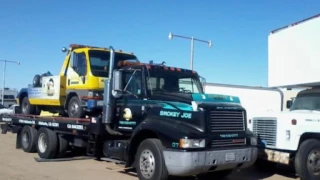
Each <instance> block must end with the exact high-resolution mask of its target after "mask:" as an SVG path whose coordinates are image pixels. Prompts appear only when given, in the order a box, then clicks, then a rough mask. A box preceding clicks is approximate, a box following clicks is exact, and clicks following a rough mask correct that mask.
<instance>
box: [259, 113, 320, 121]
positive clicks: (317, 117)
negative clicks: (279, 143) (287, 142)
mask: <svg viewBox="0 0 320 180" xmlns="http://www.w3.org/2000/svg"><path fill="white" fill-rule="evenodd" d="M261 118H263V119H268V118H269V119H277V120H278V121H280V122H283V121H288V122H290V121H291V120H292V119H295V120H297V122H298V123H299V121H300V122H301V121H303V122H308V121H309V122H312V121H317V122H320V111H312V110H295V111H283V112H264V113H259V115H258V116H255V117H253V119H261Z"/></svg>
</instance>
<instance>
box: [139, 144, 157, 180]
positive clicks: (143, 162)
mask: <svg viewBox="0 0 320 180" xmlns="http://www.w3.org/2000/svg"><path fill="white" fill-rule="evenodd" d="M155 168H156V164H155V159H154V155H153V153H152V152H151V151H150V150H148V149H146V150H144V151H142V153H141V155H140V171H141V174H142V175H143V177H144V178H146V179H150V178H152V177H153V174H154V171H155Z"/></svg>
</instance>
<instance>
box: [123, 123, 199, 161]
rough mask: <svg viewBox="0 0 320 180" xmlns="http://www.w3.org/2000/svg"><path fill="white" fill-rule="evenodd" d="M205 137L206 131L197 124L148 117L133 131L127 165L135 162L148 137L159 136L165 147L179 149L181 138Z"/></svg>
mask: <svg viewBox="0 0 320 180" xmlns="http://www.w3.org/2000/svg"><path fill="white" fill-rule="evenodd" d="M184 137H188V138H197V139H198V138H205V131H204V130H203V129H201V128H200V127H197V126H195V125H192V124H189V123H186V122H183V121H180V120H176V119H172V118H164V117H147V118H146V119H145V120H144V121H142V122H141V123H140V124H139V125H138V126H137V127H136V128H135V129H134V131H133V132H132V135H131V138H130V141H129V142H130V143H129V147H128V149H127V155H128V156H127V157H126V159H127V162H126V167H129V166H130V165H131V164H132V163H133V162H134V156H135V153H136V151H137V149H138V147H139V144H140V143H141V142H142V141H143V140H144V139H147V138H158V139H160V141H161V142H162V145H163V147H164V148H172V149H178V148H179V146H177V145H176V144H177V143H179V139H180V138H184Z"/></svg>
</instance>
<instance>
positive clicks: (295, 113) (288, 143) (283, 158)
mask: <svg viewBox="0 0 320 180" xmlns="http://www.w3.org/2000/svg"><path fill="white" fill-rule="evenodd" d="M268 51H269V52H268V53H269V57H268V61H269V63H268V64H269V67H268V71H269V72H268V74H269V75H268V76H269V77H268V83H269V86H270V87H282V88H284V87H286V88H288V87H290V88H302V89H303V90H301V91H300V92H299V93H298V94H297V97H296V98H295V100H294V101H293V104H292V106H291V108H290V110H289V111H288V112H278V113H261V114H260V115H259V116H256V117H253V118H252V123H253V133H254V134H256V135H257V136H258V142H259V147H260V151H259V158H258V162H263V161H268V163H270V162H276V163H279V164H285V165H289V166H292V167H294V168H295V170H296V173H297V174H298V175H299V176H300V178H301V179H302V180H313V179H320V69H319V67H320V15H317V16H314V17H311V18H308V19H306V20H303V21H300V22H297V23H294V24H292V25H290V26H286V27H284V28H281V29H278V30H276V31H273V32H271V33H270V35H269V39H268Z"/></svg>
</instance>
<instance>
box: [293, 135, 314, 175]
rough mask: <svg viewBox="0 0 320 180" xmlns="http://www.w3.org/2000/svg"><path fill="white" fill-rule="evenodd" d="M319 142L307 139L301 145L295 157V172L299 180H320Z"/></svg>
mask: <svg viewBox="0 0 320 180" xmlns="http://www.w3.org/2000/svg"><path fill="white" fill-rule="evenodd" d="M318 161H320V141H319V140H316V139H308V140H305V141H304V142H302V143H301V145H300V147H299V150H298V152H297V154H296V157H295V162H294V163H295V170H296V172H297V174H298V176H299V177H300V179H301V180H316V179H320V168H319V165H318Z"/></svg>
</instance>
